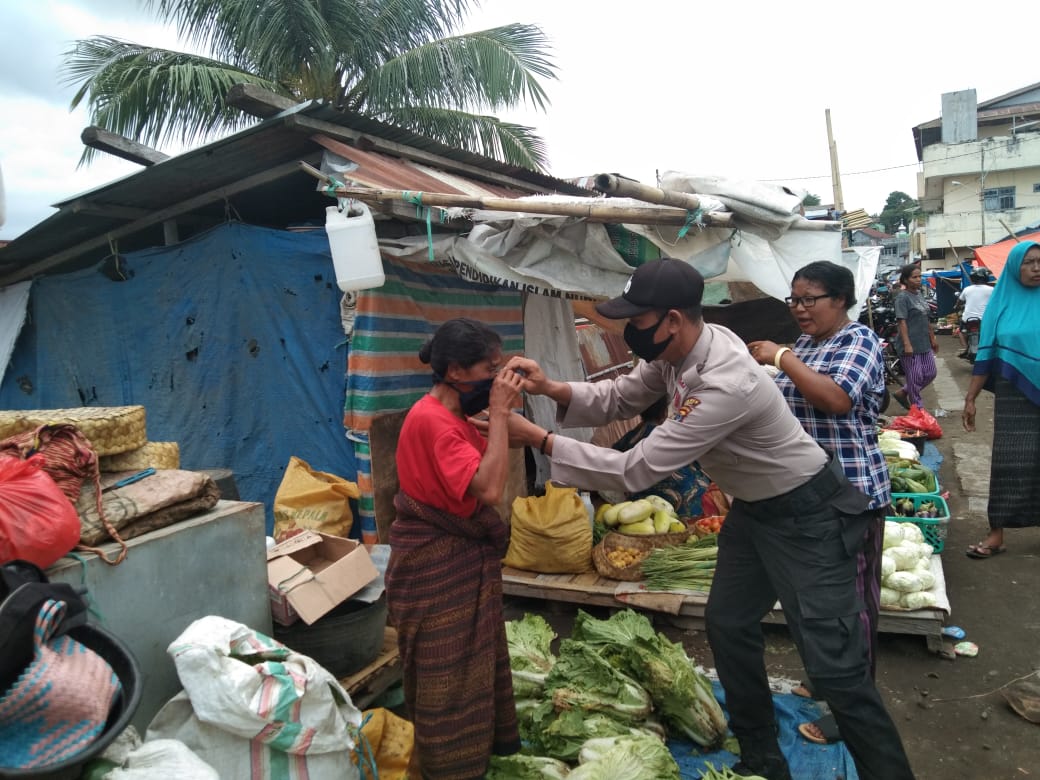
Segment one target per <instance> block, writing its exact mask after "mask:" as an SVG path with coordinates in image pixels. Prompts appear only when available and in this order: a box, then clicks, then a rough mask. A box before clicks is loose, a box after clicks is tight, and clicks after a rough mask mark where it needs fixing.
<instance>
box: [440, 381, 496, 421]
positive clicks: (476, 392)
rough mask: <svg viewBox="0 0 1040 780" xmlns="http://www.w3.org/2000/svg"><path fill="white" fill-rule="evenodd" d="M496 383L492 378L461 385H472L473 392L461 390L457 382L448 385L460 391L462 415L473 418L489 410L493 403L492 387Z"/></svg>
mask: <svg viewBox="0 0 1040 780" xmlns="http://www.w3.org/2000/svg"><path fill="white" fill-rule="evenodd" d="M494 382H495V379H494V377H492V378H490V379H481V380H479V381H476V382H464V383H459V384H467V385H472V386H473V389H472V390H459V387H458V384H456V383H455V382H447V383H446V384H448V385H450V386H451V387H454V388H455V389H456V390H459V404H460V405H461V406H462V413H463V414H464V415H466V416H467V417H472V416H473V415H475V414H478V413H479V412H482V411H484V410H485V409H487V408H488V403H489V402H490V401H491V385H492V384H494Z"/></svg>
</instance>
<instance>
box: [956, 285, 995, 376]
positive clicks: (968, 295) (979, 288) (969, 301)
mask: <svg viewBox="0 0 1040 780" xmlns="http://www.w3.org/2000/svg"><path fill="white" fill-rule="evenodd" d="M970 279H971V284H969V285H968V286H967V287H965V288H964V289H963V290H961V291H960V294H959V295H958V296H957V301H958V304H959V305H960V306H962V307H963V311H962V312H961V326H960V327H959V328H957V338H958V339H960V342H961V352H960V353H959V354H958V355H957V357H962V358H963V357H968V339H967V337H966V336H965V335H964V328H965V327H966V326H967V323H968V321H969V320H982V315H983V314H985V312H986V305H987V304H988V303H989V298H990V296H991V295H992V294H993V288H992V287H990V286H989V284H987V282H988V280H989V272H988V271H986V269H984V268H976V269H975V270H974V271H972V272H971V276H970ZM969 327H970V326H969Z"/></svg>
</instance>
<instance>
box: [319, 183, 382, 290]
mask: <svg viewBox="0 0 1040 780" xmlns="http://www.w3.org/2000/svg"><path fill="white" fill-rule="evenodd" d="M325 232H326V233H327V234H328V236H329V249H330V250H331V252H332V264H333V266H334V267H335V269H336V282H337V283H338V284H339V289H341V290H343V291H344V292H347V291H349V290H367V289H369V288H371V287H382V286H383V283H384V282H386V275H385V274H384V273H383V260H382V258H381V257H380V256H379V242H378V240H377V239H376V226H375V223H374V222H373V221H372V214H371V213H370V212H369V210H368V206H366V205H365V204H364V203H361V202H360V201H354V202H353V203H351V205H350V208H349V211H347V212H346V213H344V212H342V211H340V210H339V208H338V207H336V206H329V207H328V208H326V209H325Z"/></svg>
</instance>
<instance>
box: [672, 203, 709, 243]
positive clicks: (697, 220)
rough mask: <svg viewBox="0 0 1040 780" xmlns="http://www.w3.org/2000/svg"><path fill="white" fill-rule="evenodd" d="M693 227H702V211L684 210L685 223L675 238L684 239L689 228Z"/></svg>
mask: <svg viewBox="0 0 1040 780" xmlns="http://www.w3.org/2000/svg"><path fill="white" fill-rule="evenodd" d="M694 225H696V226H697V227H704V209H694V210H693V211H690V210H689V209H687V210H686V222H684V223H683V226H682V227H681V228H679V235H678V236H677V237H676V238H686V234H687V233H689V232H690V228H691V227H693V226H694Z"/></svg>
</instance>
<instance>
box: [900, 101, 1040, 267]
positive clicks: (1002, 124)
mask: <svg viewBox="0 0 1040 780" xmlns="http://www.w3.org/2000/svg"><path fill="white" fill-rule="evenodd" d="M942 106H943V107H942V116H941V117H940V118H938V119H934V120H932V121H930V122H925V123H924V124H921V125H918V126H917V127H915V128H914V129H913V132H914V141H915V143H916V145H917V155H918V160H920V162H921V171H920V172H919V173H918V193H917V197H918V201H919V208H920V211H919V213H918V215H917V217H918V218H917V226H916V230H915V236H914V248H915V250H918V251H920V253H921V255H922V260H923V266H924V267H925V268H950V267H952V266H953V265H955V264H956V263H957V262H958V259H959V260H964V259H966V258H967V257H969V256H970V255H971V251H972V249H974V248H975V247H977V246H981V245H984V244H990V243H993V242H995V241H999V240H1001V239H1003V238H1006V237H1007V236H1008V234H1009V233H1013V232H1015V231H1018V230H1020V229H1021V228H1023V227H1025V226H1026V225H1029V224H1032V223H1035V222H1036V221H1037V220H1040V83H1037V84H1032V85H1030V86H1028V87H1023V88H1022V89H1019V90H1016V91H1014V92H1010V93H1008V94H1006V95H1001V96H1000V97H997V98H994V99H992V100H988V101H985V102H983V103H977V102H976V99H975V90H965V91H962V92H950V93H947V94H944V95H943V98H942Z"/></svg>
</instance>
